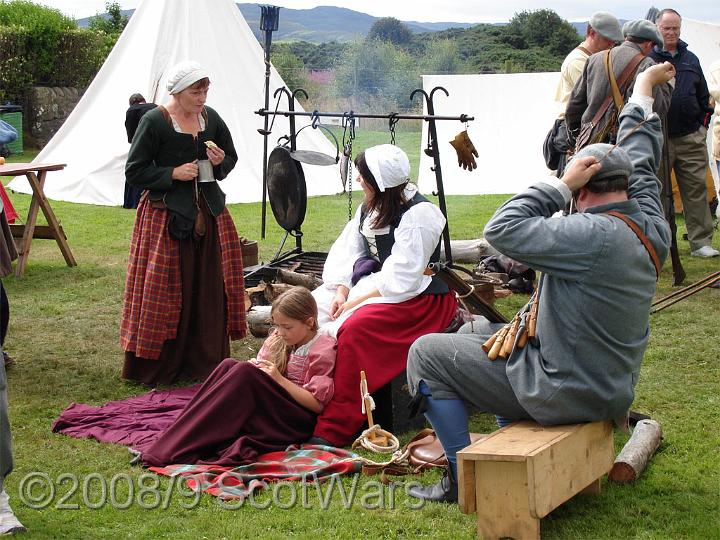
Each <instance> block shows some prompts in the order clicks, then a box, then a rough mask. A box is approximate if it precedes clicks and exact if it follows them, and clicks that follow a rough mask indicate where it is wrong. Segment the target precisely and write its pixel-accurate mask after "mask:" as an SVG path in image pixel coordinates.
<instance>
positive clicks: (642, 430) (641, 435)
mask: <svg viewBox="0 0 720 540" xmlns="http://www.w3.org/2000/svg"><path fill="white" fill-rule="evenodd" d="M661 441H662V428H661V427H660V424H659V423H658V422H656V421H655V420H640V421H639V422H638V423H637V425H636V426H635V429H634V430H633V434H632V436H631V437H630V439H629V440H628V442H627V443H626V444H625V446H623V449H622V450H621V451H620V453H619V454H618V456H617V458H616V459H615V463H614V464H613V466H612V469H610V474H609V476H608V478H609V479H610V480H612V481H613V482H617V483H618V484H627V483H629V482H634V481H635V480H636V479H637V478H638V476H640V474H641V473H642V472H643V471H644V470H645V467H647V464H648V462H649V461H650V458H651V457H652V455H653V454H654V453H655V450H657V449H658V446H660V442H661Z"/></svg>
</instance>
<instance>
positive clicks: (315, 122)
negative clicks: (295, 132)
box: [310, 109, 320, 129]
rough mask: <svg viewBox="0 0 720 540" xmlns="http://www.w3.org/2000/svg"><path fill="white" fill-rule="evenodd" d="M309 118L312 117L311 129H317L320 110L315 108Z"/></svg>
mask: <svg viewBox="0 0 720 540" xmlns="http://www.w3.org/2000/svg"><path fill="white" fill-rule="evenodd" d="M310 118H311V119H312V121H311V123H310V125H311V126H312V128H313V129H317V127H318V124H319V123H320V112H319V111H318V110H317V109H315V110H314V111H313V112H312V114H311V115H310Z"/></svg>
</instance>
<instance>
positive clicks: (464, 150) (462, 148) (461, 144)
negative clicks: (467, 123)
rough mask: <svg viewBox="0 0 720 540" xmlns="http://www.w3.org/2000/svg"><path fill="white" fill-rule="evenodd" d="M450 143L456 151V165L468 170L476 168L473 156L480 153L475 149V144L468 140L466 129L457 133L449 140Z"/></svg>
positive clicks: (477, 155)
mask: <svg viewBox="0 0 720 540" xmlns="http://www.w3.org/2000/svg"><path fill="white" fill-rule="evenodd" d="M450 144H451V145H452V146H453V148H454V149H455V152H456V153H457V157H458V166H460V167H462V168H463V169H466V170H470V171H472V170H473V169H476V168H477V163H476V162H475V158H476V157H479V156H480V155H479V154H478V151H477V150H476V149H475V145H474V144H473V143H472V141H471V140H470V137H469V136H468V132H467V130H465V131H461V132H460V133H458V134H457V135H456V136H455V138H454V139H453V140H452V141H450ZM473 156H475V157H473Z"/></svg>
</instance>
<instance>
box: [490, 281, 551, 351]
mask: <svg viewBox="0 0 720 540" xmlns="http://www.w3.org/2000/svg"><path fill="white" fill-rule="evenodd" d="M530 303H531V305H530V309H529V310H528V311H526V312H522V311H521V312H518V313H516V314H515V316H514V317H513V318H512V320H511V321H510V322H509V323H508V324H506V325H505V326H503V327H502V328H501V329H500V330H498V331H497V332H495V333H494V334H493V335H492V336H490V338H489V339H488V340H487V341H486V342H485V343H483V344H482V350H483V351H484V352H485V353H486V354H487V357H488V360H496V359H497V358H502V359H503V360H505V359H507V358H509V357H510V355H511V354H512V352H513V350H514V349H515V347H518V348H520V349H522V348H523V347H525V345H527V340H528V338H533V337H535V329H536V325H537V314H538V305H539V301H538V292H537V290H536V291H535V292H534V293H533V295H532V297H531V298H530ZM523 321H524V322H525V325H524V326H523V327H522V329H521V328H520V323H522V322H523Z"/></svg>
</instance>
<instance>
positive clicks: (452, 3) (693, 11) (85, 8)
mask: <svg viewBox="0 0 720 540" xmlns="http://www.w3.org/2000/svg"><path fill="white" fill-rule="evenodd" d="M146 1H155V0H146ZM194 1H197V2H201V1H204V0H194ZM37 3H38V4H45V5H47V6H51V7H54V8H57V9H59V10H60V11H62V12H63V13H65V14H66V15H69V16H72V17H75V18H83V17H88V16H90V15H95V14H96V13H99V12H104V11H105V0H37ZM118 3H119V4H120V7H121V8H122V9H132V8H136V7H137V6H138V5H139V4H140V3H141V0H118ZM267 3H268V4H272V5H276V6H283V7H288V8H295V9H307V8H312V7H316V6H319V5H320V6H328V5H332V6H340V7H346V8H349V9H353V10H355V11H361V12H364V13H368V14H370V15H374V16H376V17H396V18H398V19H401V20H406V21H408V20H410V21H419V22H472V23H480V22H503V21H508V20H509V19H510V18H511V17H512V16H513V14H514V13H516V12H518V11H523V10H533V9H540V8H550V9H552V10H554V11H555V12H557V13H558V14H559V15H560V16H561V17H563V18H565V19H568V20H571V21H578V20H587V19H588V18H589V16H590V15H591V14H592V13H593V12H594V11H595V10H597V9H603V10H606V11H610V12H612V13H614V14H615V15H616V16H617V17H618V18H620V19H637V18H641V17H644V16H645V13H647V10H648V8H650V7H651V6H652V5H653V4H652V2H648V1H637V0H606V1H605V2H596V1H595V2H593V1H590V0H545V1H544V2H530V1H526V0H505V1H502V0H500V1H498V0H492V1H488V0H363V1H360V2H358V1H357V0H326V1H319V2H318V1H313V0H275V1H274V2H267ZM654 5H655V7H657V8H664V7H672V8H674V9H676V10H677V11H678V12H680V14H681V15H682V16H683V17H687V18H690V19H696V20H701V21H705V22H712V23H720V1H718V0H675V2H674V3H672V4H670V5H666V4H654ZM280 13H281V18H280V24H282V11H281V12H280Z"/></svg>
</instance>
